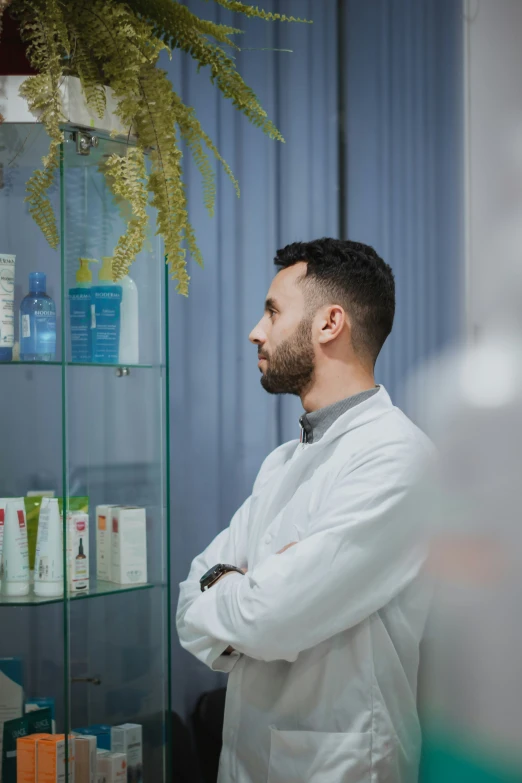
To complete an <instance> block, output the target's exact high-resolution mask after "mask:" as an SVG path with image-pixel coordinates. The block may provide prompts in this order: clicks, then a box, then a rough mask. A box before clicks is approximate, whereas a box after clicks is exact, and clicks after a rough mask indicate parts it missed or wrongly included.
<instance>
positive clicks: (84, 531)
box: [67, 511, 89, 593]
mask: <svg viewBox="0 0 522 783" xmlns="http://www.w3.org/2000/svg"><path fill="white" fill-rule="evenodd" d="M67 570H68V576H67V579H68V584H69V589H70V590H71V592H73V593H77V592H85V591H87V590H88V589H89V515H88V514H83V513H81V512H79V511H74V512H69V513H68V514H67Z"/></svg>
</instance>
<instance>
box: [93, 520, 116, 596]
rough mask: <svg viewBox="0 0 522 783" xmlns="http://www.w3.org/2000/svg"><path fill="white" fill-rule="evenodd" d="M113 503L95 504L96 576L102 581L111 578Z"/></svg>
mask: <svg viewBox="0 0 522 783" xmlns="http://www.w3.org/2000/svg"><path fill="white" fill-rule="evenodd" d="M114 508H116V506H113V505H103V506H96V576H97V578H98V579H101V580H103V581H104V582H110V581H111V580H112V569H111V561H112V537H111V530H112V509H114Z"/></svg>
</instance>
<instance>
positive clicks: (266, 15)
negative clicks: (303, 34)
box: [207, 0, 310, 24]
mask: <svg viewBox="0 0 522 783" xmlns="http://www.w3.org/2000/svg"><path fill="white" fill-rule="evenodd" d="M207 2H208V0H207ZM214 2H215V3H217V4H218V5H221V6H223V8H226V9H227V11H232V12H233V13H236V14H243V15H244V16H249V17H251V18H257V19H264V20H265V21H267V22H302V23H304V24H310V22H309V21H308V20H307V19H299V18H296V17H294V16H285V15H284V14H273V13H272V12H271V11H263V9H262V8H258V7H257V6H253V5H250V4H249V3H240V2H239V0H214Z"/></svg>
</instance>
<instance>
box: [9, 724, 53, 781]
mask: <svg viewBox="0 0 522 783" xmlns="http://www.w3.org/2000/svg"><path fill="white" fill-rule="evenodd" d="M48 736H49V735H48V734H29V736H28V737H19V738H18V739H17V740H16V783H35V781H36V754H37V746H38V740H39V739H42V738H43V737H48Z"/></svg>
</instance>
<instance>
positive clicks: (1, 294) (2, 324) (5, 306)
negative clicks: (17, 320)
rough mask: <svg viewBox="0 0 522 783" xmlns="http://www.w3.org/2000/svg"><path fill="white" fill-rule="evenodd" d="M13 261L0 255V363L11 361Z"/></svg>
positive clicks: (13, 258)
mask: <svg viewBox="0 0 522 783" xmlns="http://www.w3.org/2000/svg"><path fill="white" fill-rule="evenodd" d="M15 260H16V256H10V255H6V254H5V253H0V362H10V361H12V359H13V346H14V288H15Z"/></svg>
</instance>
